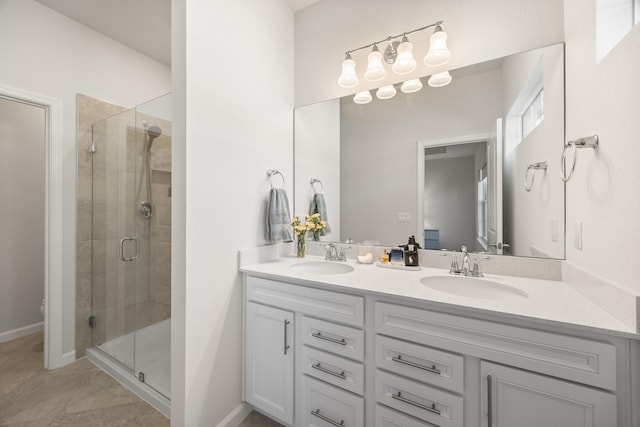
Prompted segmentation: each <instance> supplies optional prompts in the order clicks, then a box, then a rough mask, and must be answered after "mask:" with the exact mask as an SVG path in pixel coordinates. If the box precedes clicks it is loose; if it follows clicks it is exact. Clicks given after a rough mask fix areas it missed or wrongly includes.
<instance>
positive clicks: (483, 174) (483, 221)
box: [477, 163, 489, 250]
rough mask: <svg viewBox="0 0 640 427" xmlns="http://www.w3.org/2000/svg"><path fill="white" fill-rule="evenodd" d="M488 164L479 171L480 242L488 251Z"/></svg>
mask: <svg viewBox="0 0 640 427" xmlns="http://www.w3.org/2000/svg"><path fill="white" fill-rule="evenodd" d="M488 202H489V201H488V195H487V164H486V163H485V164H483V165H482V167H481V168H480V170H479V171H478V227H477V228H478V236H477V237H478V242H479V243H480V244H481V245H482V247H483V248H485V250H486V249H487V247H488V246H487V206H488Z"/></svg>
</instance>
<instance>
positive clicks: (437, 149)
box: [294, 44, 565, 259]
mask: <svg viewBox="0 0 640 427" xmlns="http://www.w3.org/2000/svg"><path fill="white" fill-rule="evenodd" d="M450 73H451V76H452V77H453V80H452V82H451V83H450V84H449V85H447V86H444V87H437V88H435V87H430V86H428V85H427V84H426V83H427V82H426V81H427V79H426V78H423V79H422V80H423V84H424V87H423V89H422V90H421V91H418V92H415V93H408V94H407V93H402V92H401V91H400V90H398V93H397V95H396V96H395V97H393V98H391V99H387V100H381V99H377V98H376V97H375V95H374V97H373V101H372V102H370V103H369V104H364V105H361V104H356V103H354V102H353V97H352V96H348V97H344V98H342V99H333V100H329V101H325V102H321V103H318V104H313V105H309V106H304V107H301V108H297V109H296V112H295V195H294V210H295V214H296V215H304V214H307V213H308V212H309V206H310V202H311V200H312V199H313V197H314V194H315V193H316V192H322V193H323V197H324V199H325V202H326V209H327V220H328V222H329V224H330V226H331V232H330V233H328V234H326V235H324V236H322V238H321V240H323V241H336V242H337V241H345V240H347V239H352V240H353V241H354V242H356V243H359V242H365V241H373V242H377V243H378V244H379V245H382V246H395V245H398V244H401V243H403V242H406V240H407V238H408V236H411V235H415V236H416V240H418V241H419V242H421V243H422V245H423V247H426V248H430V249H442V250H459V249H460V246H461V245H462V244H465V245H467V247H468V248H470V250H474V251H475V252H488V253H493V254H505V255H516V256H529V257H545V258H560V259H561V258H564V254H565V212H564V200H565V195H564V191H565V187H564V183H563V182H562V180H561V179H560V173H559V172H560V156H561V153H562V148H563V144H564V46H563V45H562V44H560V45H554V46H549V47H544V48H540V49H536V50H532V51H527V52H522V53H519V54H515V55H511V56H507V57H504V58H499V59H495V60H492V61H488V62H484V63H480V64H475V65H471V66H468V67H464V68H460V69H457V70H451V71H450ZM398 86H399V85H398Z"/></svg>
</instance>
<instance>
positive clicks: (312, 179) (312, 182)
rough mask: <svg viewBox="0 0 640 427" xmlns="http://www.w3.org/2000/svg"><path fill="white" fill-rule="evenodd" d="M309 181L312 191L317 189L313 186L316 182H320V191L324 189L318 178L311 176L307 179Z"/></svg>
mask: <svg viewBox="0 0 640 427" xmlns="http://www.w3.org/2000/svg"><path fill="white" fill-rule="evenodd" d="M309 183H310V184H311V186H312V187H313V191H317V190H316V186H315V185H316V184H320V189H321V190H322V191H324V185H322V181H320V180H319V179H317V178H311V179H310V180H309Z"/></svg>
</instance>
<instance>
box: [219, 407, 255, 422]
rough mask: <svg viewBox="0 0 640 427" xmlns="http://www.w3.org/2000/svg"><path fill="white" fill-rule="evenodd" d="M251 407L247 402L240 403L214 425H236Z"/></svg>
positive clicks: (248, 412)
mask: <svg viewBox="0 0 640 427" xmlns="http://www.w3.org/2000/svg"><path fill="white" fill-rule="evenodd" d="M252 410H253V408H251V406H249V405H248V404H247V403H245V402H242V403H240V404H239V405H238V406H237V407H236V409H234V410H233V411H231V413H230V414H229V415H227V416H226V417H225V418H224V420H222V421H220V423H219V424H218V425H217V426H216V427H238V424H240V423H241V422H242V420H244V419H245V418H247V415H249V414H250V413H251V411H252Z"/></svg>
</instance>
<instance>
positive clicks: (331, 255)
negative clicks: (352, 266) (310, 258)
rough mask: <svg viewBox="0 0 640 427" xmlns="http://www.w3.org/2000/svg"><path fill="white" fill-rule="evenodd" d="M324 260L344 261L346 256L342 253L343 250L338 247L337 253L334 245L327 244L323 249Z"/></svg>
mask: <svg viewBox="0 0 640 427" xmlns="http://www.w3.org/2000/svg"><path fill="white" fill-rule="evenodd" d="M324 259H325V260H326V261H346V260H347V256H346V255H345V253H344V248H342V247H340V251H339V252H338V248H337V247H336V245H335V244H334V243H329V244H328V245H327V246H325V248H324Z"/></svg>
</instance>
